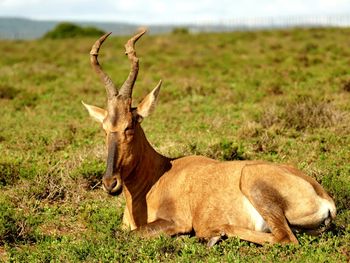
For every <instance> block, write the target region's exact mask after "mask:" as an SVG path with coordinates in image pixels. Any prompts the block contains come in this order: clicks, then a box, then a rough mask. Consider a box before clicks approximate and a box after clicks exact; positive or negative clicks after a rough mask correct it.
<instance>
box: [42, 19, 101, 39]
mask: <svg viewBox="0 0 350 263" xmlns="http://www.w3.org/2000/svg"><path fill="white" fill-rule="evenodd" d="M103 34H105V32H104V31H102V30H100V29H98V28H95V27H80V26H78V25H75V24H72V23H67V22H65V23H60V24H58V25H57V26H56V27H55V28H54V29H53V30H51V31H49V32H47V33H46V34H45V35H44V38H50V39H61V38H73V37H98V36H101V35H103Z"/></svg>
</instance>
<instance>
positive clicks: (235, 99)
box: [0, 28, 350, 262]
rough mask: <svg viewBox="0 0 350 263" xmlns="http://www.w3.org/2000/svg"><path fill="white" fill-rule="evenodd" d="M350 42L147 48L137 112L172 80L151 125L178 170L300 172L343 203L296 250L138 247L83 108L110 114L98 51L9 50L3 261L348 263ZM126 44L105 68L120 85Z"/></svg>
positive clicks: (0, 194)
mask: <svg viewBox="0 0 350 263" xmlns="http://www.w3.org/2000/svg"><path fill="white" fill-rule="evenodd" d="M349 34H350V29H347V28H344V29H336V28H332V29H327V28H326V29H294V30H279V31H261V32H237V33H227V34H198V35H191V34H174V35H163V36H146V37H144V38H143V39H141V40H140V42H139V43H138V44H137V52H138V56H139V57H140V63H141V67H140V72H139V77H138V82H137V84H136V86H135V90H134V103H135V104H136V103H137V102H138V101H139V100H140V99H141V98H142V97H143V96H144V95H145V94H147V92H149V91H150V90H151V89H152V88H153V87H154V86H155V85H156V83H157V82H158V80H159V79H163V81H164V84H163V88H162V91H161V94H160V100H159V103H158V107H157V109H156V111H155V112H154V114H153V115H152V116H151V117H149V118H148V119H147V120H145V121H144V122H143V127H144V130H145V132H146V134H147V137H148V139H149V141H150V142H151V143H152V145H154V147H155V148H156V149H157V150H158V151H159V152H161V153H163V154H165V155H168V156H181V155H187V154H203V155H206V156H210V157H213V158H216V159H220V160H232V159H263V160H270V161H275V162H285V163H291V164H294V165H296V166H297V167H299V168H300V169H301V170H303V171H305V172H306V173H307V174H309V175H310V176H312V177H314V178H316V179H317V180H318V181H319V182H320V183H321V184H322V185H323V186H324V187H325V189H327V191H328V192H329V193H330V194H331V195H332V196H333V198H334V199H335V201H336V205H337V208H338V217H337V219H336V220H335V222H334V227H333V229H332V230H331V231H329V232H327V233H325V234H323V235H322V236H320V237H309V236H303V235H298V239H299V240H300V246H279V245H275V246H263V247H262V246H257V245H255V244H250V243H248V242H244V241H240V240H238V239H235V238H230V239H228V240H225V241H224V242H221V243H220V244H218V245H216V246H215V247H213V248H212V249H207V248H206V246H205V243H204V242H203V241H201V240H198V239H196V238H194V237H189V236H184V237H176V238H169V237H164V236H163V237H159V238H155V239H151V240H141V239H139V238H138V237H135V236H132V235H131V234H130V233H128V232H124V231H122V230H121V228H120V224H121V220H122V213H123V207H124V201H123V198H122V197H118V198H114V197H110V196H108V195H107V194H105V193H104V192H103V191H102V190H101V188H100V179H101V176H102V174H103V172H104V167H105V164H104V160H105V150H104V134H103V132H102V131H101V130H100V127H99V126H98V125H96V123H95V122H93V121H92V120H91V119H90V118H89V117H88V114H87V112H86V111H85V109H84V108H83V107H82V105H81V103H80V101H81V100H84V101H85V102H87V103H91V104H95V105H99V106H104V104H105V101H106V98H105V91H104V87H103V86H102V85H101V84H100V82H99V79H98V77H97V76H95V75H94V74H93V72H92V69H91V67H90V65H89V56H88V53H89V50H90V47H91V45H92V44H93V42H94V41H95V39H92V38H84V39H65V40H36V41H0V49H1V51H2V52H1V53H2V55H1V60H0V68H1V70H0V106H1V107H0V108H1V114H0V124H1V125H0V152H1V155H0V261H4V262H7V261H9V262H47V261H54V262H76V261H86V262H113V261H114V262H116V261H128V262H133V261H174V262H197V261H202V262H256V261H263V262H271V261H273V262H284V261H294V262H346V261H348V260H349V259H350V249H349V244H350V220H349V218H350V212H349V211H350V210H349V209H350V162H349V160H350V103H349V102H350V89H349V86H350V67H349V63H350V49H349V46H350V39H349V37H348V36H349ZM125 41H126V38H124V37H123V38H111V39H109V40H108V41H107V42H106V43H105V44H104V47H103V48H102V50H101V56H100V61H101V63H102V65H103V66H104V68H105V70H106V71H107V72H108V73H109V75H111V76H112V78H113V79H114V81H115V83H116V84H117V85H120V84H121V83H122V82H123V80H124V79H125V78H126V76H127V74H128V71H129V62H128V60H127V58H126V57H125V56H124V55H123V54H124V50H123V45H124V42H125Z"/></svg>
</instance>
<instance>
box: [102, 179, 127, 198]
mask: <svg viewBox="0 0 350 263" xmlns="http://www.w3.org/2000/svg"><path fill="white" fill-rule="evenodd" d="M102 184H103V188H104V190H105V191H106V192H107V193H109V194H110V195H119V194H120V193H121V190H122V183H121V181H120V180H119V178H118V176H105V177H103V179H102Z"/></svg>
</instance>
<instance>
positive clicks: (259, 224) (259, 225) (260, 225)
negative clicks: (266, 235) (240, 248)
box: [243, 197, 271, 232]
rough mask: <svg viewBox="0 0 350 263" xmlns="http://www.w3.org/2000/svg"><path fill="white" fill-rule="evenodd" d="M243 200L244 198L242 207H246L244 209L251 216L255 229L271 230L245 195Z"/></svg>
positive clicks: (261, 230) (260, 230)
mask: <svg viewBox="0 0 350 263" xmlns="http://www.w3.org/2000/svg"><path fill="white" fill-rule="evenodd" d="M243 200H244V201H243V203H244V207H245V208H246V211H247V212H248V214H249V216H250V218H251V221H252V224H253V226H254V228H255V231H259V232H271V231H270V228H269V227H268V226H267V224H266V222H265V220H264V219H263V218H262V216H261V215H260V214H259V212H258V211H257V210H256V209H255V207H254V206H253V205H252V204H251V203H250V201H249V200H248V199H247V198H246V197H244V199H243Z"/></svg>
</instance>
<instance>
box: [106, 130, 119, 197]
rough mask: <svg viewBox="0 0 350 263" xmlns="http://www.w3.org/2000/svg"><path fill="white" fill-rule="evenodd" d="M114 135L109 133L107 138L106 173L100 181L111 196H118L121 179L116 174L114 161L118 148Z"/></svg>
mask: <svg viewBox="0 0 350 263" xmlns="http://www.w3.org/2000/svg"><path fill="white" fill-rule="evenodd" d="M115 136H116V134H115V133H110V134H109V138H108V155H107V168H106V173H105V175H104V176H103V179H102V187H103V189H104V190H105V191H106V192H107V193H109V194H111V195H119V194H120V193H121V192H122V188H123V187H122V186H123V183H122V178H121V176H120V173H116V172H115V171H116V160H117V157H118V148H117V142H116V138H115Z"/></svg>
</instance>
